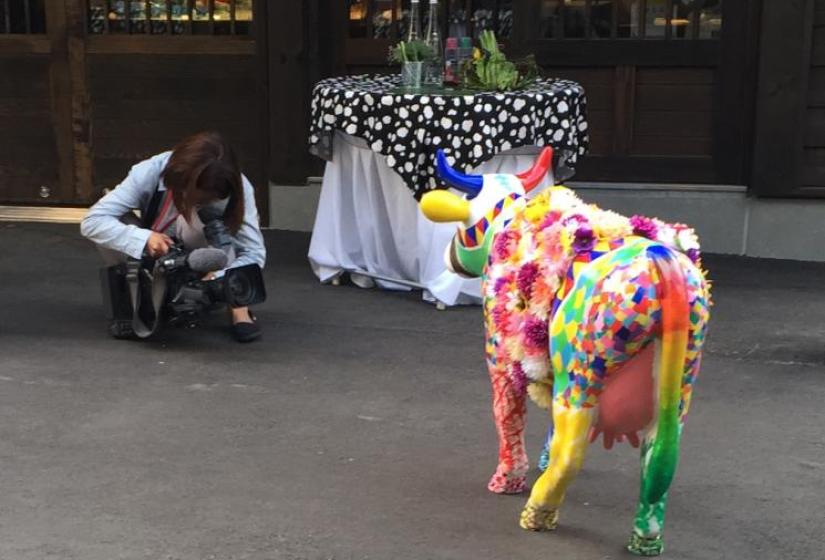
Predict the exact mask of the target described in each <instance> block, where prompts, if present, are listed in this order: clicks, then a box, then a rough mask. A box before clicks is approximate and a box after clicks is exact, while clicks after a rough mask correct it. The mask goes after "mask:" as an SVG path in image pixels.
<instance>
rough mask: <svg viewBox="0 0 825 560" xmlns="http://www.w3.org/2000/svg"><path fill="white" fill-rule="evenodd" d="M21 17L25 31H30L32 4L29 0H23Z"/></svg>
mask: <svg viewBox="0 0 825 560" xmlns="http://www.w3.org/2000/svg"><path fill="white" fill-rule="evenodd" d="M23 17H24V20H25V24H26V33H31V32H32V6H31V0H23Z"/></svg>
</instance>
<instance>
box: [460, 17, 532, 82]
mask: <svg viewBox="0 0 825 560" xmlns="http://www.w3.org/2000/svg"><path fill="white" fill-rule="evenodd" d="M479 44H480V45H481V48H480V49H475V51H474V52H473V60H472V62H471V63H470V64H468V65H467V66H466V67H465V71H464V79H463V85H464V87H465V88H467V89H471V90H486V91H491V90H492V91H512V90H517V89H523V88H525V87H527V86H529V85H530V84H532V83H533V82H534V81H535V80H536V78H537V77H538V73H539V72H538V66H537V65H536V61H535V58H534V57H533V55H529V56H527V57H526V58H524V59H523V60H519V61H516V62H511V61H509V60H507V57H506V56H504V53H503V52H501V49H499V48H498V41H497V40H496V36H495V33H493V32H492V31H490V30H489V29H485V30H484V31H482V32H481V35H480V36H479Z"/></svg>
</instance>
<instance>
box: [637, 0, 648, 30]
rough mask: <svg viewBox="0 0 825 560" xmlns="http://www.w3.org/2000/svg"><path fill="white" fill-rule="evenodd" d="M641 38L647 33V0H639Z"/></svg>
mask: <svg viewBox="0 0 825 560" xmlns="http://www.w3.org/2000/svg"><path fill="white" fill-rule="evenodd" d="M638 6H639V33H638V35H639V39H644V38H645V36H646V35H647V1H646V0H639V4H638Z"/></svg>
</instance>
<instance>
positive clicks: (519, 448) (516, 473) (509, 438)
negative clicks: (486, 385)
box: [487, 362, 528, 494]
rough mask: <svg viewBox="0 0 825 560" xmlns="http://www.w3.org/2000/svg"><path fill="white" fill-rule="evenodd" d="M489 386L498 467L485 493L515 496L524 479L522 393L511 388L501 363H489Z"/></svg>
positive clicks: (522, 485) (524, 412) (504, 367)
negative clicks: (494, 425)
mask: <svg viewBox="0 0 825 560" xmlns="http://www.w3.org/2000/svg"><path fill="white" fill-rule="evenodd" d="M489 370H490V381H491V382H492V386H493V417H494V418H495V422H496V431H497V432H498V467H497V468H496V472H495V473H494V474H493V476H492V478H490V482H489V483H488V484H487V489H488V490H490V491H491V492H495V493H496V494H518V493H520V492H523V491H524V488H525V487H526V479H527V469H528V462H527V453H526V452H525V450H524V415H525V414H526V412H527V403H526V393H525V391H524V389H523V388H519V387H515V386H514V384H513V381H512V378H511V377H510V375H509V374H508V373H507V367H506V365H505V364H504V363H502V362H498V363H497V364H493V363H489Z"/></svg>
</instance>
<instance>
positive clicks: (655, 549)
mask: <svg viewBox="0 0 825 560" xmlns="http://www.w3.org/2000/svg"><path fill="white" fill-rule="evenodd" d="M664 549H665V543H664V542H663V541H662V536H661V535H659V536H658V537H652V538H651V537H640V536H639V535H637V534H636V533H633V534H632V535H630V540H628V541H627V551H628V552H630V553H632V554H635V555H637V556H659V555H660V554H661V553H662V551H663V550H664Z"/></svg>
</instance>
